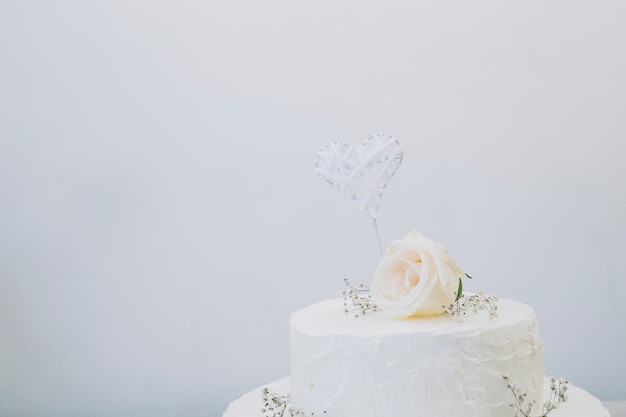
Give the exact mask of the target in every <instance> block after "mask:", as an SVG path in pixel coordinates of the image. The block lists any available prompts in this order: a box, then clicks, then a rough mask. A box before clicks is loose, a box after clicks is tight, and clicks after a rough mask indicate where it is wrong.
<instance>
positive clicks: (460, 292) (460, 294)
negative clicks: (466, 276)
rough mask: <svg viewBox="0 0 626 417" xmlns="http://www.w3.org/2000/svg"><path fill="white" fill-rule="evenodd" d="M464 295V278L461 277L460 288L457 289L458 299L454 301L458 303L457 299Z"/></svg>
mask: <svg viewBox="0 0 626 417" xmlns="http://www.w3.org/2000/svg"><path fill="white" fill-rule="evenodd" d="M462 295H463V280H462V279H461V277H459V289H458V290H457V291H456V300H454V302H455V303H456V302H457V301H459V298H461V296H462Z"/></svg>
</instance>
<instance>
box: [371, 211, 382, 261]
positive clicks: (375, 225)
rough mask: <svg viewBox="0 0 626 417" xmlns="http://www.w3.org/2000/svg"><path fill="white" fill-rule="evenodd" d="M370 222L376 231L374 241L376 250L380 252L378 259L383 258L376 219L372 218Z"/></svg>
mask: <svg viewBox="0 0 626 417" xmlns="http://www.w3.org/2000/svg"><path fill="white" fill-rule="evenodd" d="M372 223H373V224H374V231H375V232H376V241H377V242H378V252H380V259H382V258H383V245H381V243H380V235H379V234H378V223H377V222H376V219H372Z"/></svg>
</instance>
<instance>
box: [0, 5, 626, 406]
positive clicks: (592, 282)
mask: <svg viewBox="0 0 626 417" xmlns="http://www.w3.org/2000/svg"><path fill="white" fill-rule="evenodd" d="M625 19H626V3H624V2H621V1H602V0H600V1H594V2H584V1H571V0H570V1H550V2H545V1H496V0H493V1H486V0H479V1H473V2H466V1H448V2H440V1H421V0H420V1H400V0H391V1H386V2H375V1H337V0H333V1H328V0H318V1H309V2H301V1H287V0H268V1H263V2H261V1H232V0H230V1H226V0H224V1H217V0H213V1H205V2H193V1H177V2H164V1H140V0H130V1H93V2H77V1H55V2H34V1H33V2H30V1H6V0H5V1H2V2H1V3H0V415H2V416H44V415H45V416H64V417H65V416H151V417H156V416H220V415H221V413H222V412H223V411H224V409H225V408H226V406H227V404H228V402H229V401H230V400H232V399H234V398H236V397H237V396H239V395H240V394H242V393H243V392H245V391H247V390H249V389H252V388H253V387H255V386H259V385H262V384H264V383H266V382H269V381H272V380H274V379H278V378H280V377H283V376H286V375H288V373H289V362H288V361H289V353H288V318H289V313H290V312H292V311H294V310H296V309H298V308H301V307H303V306H306V305H308V304H310V303H313V302H315V301H318V300H321V299H325V298H329V297H334V296H336V295H338V293H339V291H340V290H341V289H342V280H343V278H344V277H349V278H350V279H351V280H352V281H354V282H366V283H367V282H369V280H370V279H371V275H372V272H373V270H374V268H375V267H376V264H377V259H378V253H377V247H376V243H375V240H374V234H373V230H372V228H371V226H370V224H369V223H368V221H367V220H366V219H365V217H364V216H363V215H362V214H361V213H359V212H358V210H357V208H356V206H354V205H353V203H352V202H350V201H348V200H347V199H345V198H344V197H343V196H342V195H340V194H339V193H338V192H337V191H336V190H334V189H332V188H331V187H330V186H328V185H327V184H325V183H324V182H323V181H321V180H320V179H319V178H318V177H316V176H315V175H314V173H313V157H314V155H315V152H316V151H317V150H318V149H319V147H320V146H321V145H322V144H324V143H326V142H329V141H333V140H340V141H344V142H347V143H351V144H354V145H357V144H359V143H360V142H361V141H362V140H363V139H365V138H366V137H367V136H368V135H369V134H371V133H374V132H382V131H384V132H388V133H392V134H394V135H395V136H396V137H397V138H398V139H399V140H400V142H401V143H402V145H403V147H404V149H405V159H404V163H403V166H402V167H401V168H400V170H399V172H398V174H397V175H396V177H395V178H394V180H393V181H392V183H391V184H390V186H389V187H388V189H387V191H386V195H385V196H384V197H383V202H382V206H381V210H380V219H379V222H380V231H381V235H382V240H383V242H384V243H385V244H387V243H389V242H390V241H391V240H392V239H395V238H398V237H401V236H402V235H404V233H405V232H406V231H407V230H408V229H409V228H416V229H418V230H420V231H422V232H423V233H424V234H426V235H428V236H429V237H431V238H432V239H435V240H438V241H441V242H443V243H445V244H446V245H447V246H448V248H449V250H450V252H451V253H452V254H453V255H454V256H455V258H456V260H457V262H458V263H459V264H460V265H461V266H462V267H463V268H464V269H465V270H466V271H467V272H469V273H470V274H471V275H473V276H474V277H475V280H474V281H472V282H471V283H467V284H466V287H467V289H469V290H479V289H484V290H486V291H488V292H491V293H497V294H500V295H501V296H507V297H513V298H516V299H519V300H522V301H524V302H527V303H529V304H531V305H533V306H534V307H535V309H536V311H537V314H538V316H539V319H540V323H541V329H542V333H543V338H544V341H545V351H546V372H547V373H548V374H556V375H559V376H561V375H562V376H565V377H567V378H569V379H571V380H572V381H573V382H574V383H575V384H576V385H579V386H582V387H584V388H586V389H587V390H589V391H590V392H591V393H593V394H594V395H596V396H598V397H600V398H601V399H604V400H619V399H621V400H626V388H625V386H624V383H623V381H624V375H625V374H626V364H625V363H626V362H625V361H624V360H623V353H624V349H625V348H626V326H625V325H624V322H625V320H626V305H625V303H624V296H625V294H626V284H625V280H626V267H625V266H624V259H625V255H624V253H626V243H625V239H624V236H625V235H626V215H625V213H626V192H625V190H626V163H625V162H624V160H625V156H626V146H625V140H626V117H624V116H625V112H626V77H624V74H626V52H625V51H626V25H624V21H625Z"/></svg>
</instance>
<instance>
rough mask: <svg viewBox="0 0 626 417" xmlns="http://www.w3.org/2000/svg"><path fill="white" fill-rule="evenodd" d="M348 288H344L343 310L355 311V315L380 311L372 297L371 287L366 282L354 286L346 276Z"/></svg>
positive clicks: (342, 293)
mask: <svg viewBox="0 0 626 417" xmlns="http://www.w3.org/2000/svg"><path fill="white" fill-rule="evenodd" d="M343 281H344V282H345V284H346V286H347V287H348V289H347V290H343V291H342V292H341V295H342V296H343V311H344V312H345V313H351V312H354V317H359V316H364V315H365V314H366V313H368V312H371V311H378V310H380V308H378V307H377V306H376V304H374V301H373V300H372V297H371V296H370V289H369V287H367V286H366V285H365V284H359V285H358V286H356V287H355V286H353V285H352V284H350V281H348V278H344V279H343Z"/></svg>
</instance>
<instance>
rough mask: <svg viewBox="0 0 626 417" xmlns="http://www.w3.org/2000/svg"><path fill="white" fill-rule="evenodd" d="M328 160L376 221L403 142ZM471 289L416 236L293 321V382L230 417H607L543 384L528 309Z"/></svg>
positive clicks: (330, 152) (444, 254)
mask: <svg viewBox="0 0 626 417" xmlns="http://www.w3.org/2000/svg"><path fill="white" fill-rule="evenodd" d="M321 153H322V156H321V157H320V155H318V165H317V166H318V173H320V172H321V173H320V175H321V176H322V177H323V178H325V179H327V180H328V181H329V182H330V183H331V184H333V185H335V186H337V187H338V188H341V189H343V190H344V191H346V192H348V193H349V194H350V195H351V196H352V198H353V199H355V200H361V203H360V206H361V208H362V209H363V210H364V212H365V213H366V214H367V215H368V217H370V218H372V219H375V215H376V211H377V201H378V199H379V198H380V195H381V193H382V190H383V189H384V186H385V185H386V182H388V181H389V179H390V178H391V177H392V176H393V174H394V172H395V170H396V169H397V167H398V164H399V161H400V160H401V156H402V154H401V151H400V150H399V146H398V144H397V141H395V139H393V138H391V137H389V136H385V135H375V136H374V137H372V138H370V139H368V141H366V142H365V143H364V145H362V147H361V148H359V149H358V152H352V150H351V149H350V148H349V147H346V146H344V145H341V146H338V145H336V144H334V145H333V146H328V145H327V146H326V147H325V148H323V149H322V151H321ZM355 155H356V156H355ZM320 159H321V162H320ZM363 161H366V162H365V163H363ZM320 164H322V165H324V167H323V169H320V168H319V167H320ZM376 164H378V165H376ZM372 166H375V167H376V169H374V170H372ZM355 172H356V173H359V172H360V174H358V175H355ZM344 174H345V175H344ZM344 177H345V178H344ZM342 178H344V179H342ZM364 178H365V180H364ZM381 178H382V179H383V180H384V181H383V182H382V183H381V182H380V181H381ZM368 181H369V182H368ZM372 181H373V182H372ZM371 190H375V192H370V191H371ZM372 216H373V217H372ZM374 223H375V222H374ZM466 278H470V277H469V275H467V274H465V273H464V272H463V271H462V269H461V268H460V267H459V266H458V265H457V264H456V263H455V261H454V260H453V259H452V257H451V256H450V255H449V254H448V251H447V249H446V248H445V247H444V246H443V245H441V244H439V243H437V242H434V241H432V240H430V239H428V238H426V237H425V236H423V235H421V234H420V233H418V232H416V231H413V230H411V231H409V233H408V234H407V235H406V236H405V237H404V238H403V239H398V240H395V241H394V242H392V244H391V245H390V246H389V247H388V248H387V250H386V252H385V253H384V255H383V256H382V259H381V261H380V263H379V265H378V268H377V270H376V271H375V273H374V278H373V281H372V283H371V286H370V287H368V286H365V285H362V284H361V285H358V286H356V287H354V286H352V285H350V283H349V282H348V281H346V284H347V285H348V289H347V290H346V291H344V297H343V298H337V299H331V300H327V301H323V302H320V303H316V304H313V305H311V306H309V307H306V308H304V309H302V310H300V311H297V312H295V313H293V314H292V316H291V321H290V353H291V376H290V378H285V379H283V380H280V381H276V382H273V383H269V384H266V385H265V386H263V387H260V388H258V389H256V390H254V391H252V392H249V393H247V394H245V395H244V396H242V397H241V398H240V399H238V400H236V401H234V402H232V403H231V404H230V406H229V407H228V409H227V410H226V413H225V414H224V417H291V416H301V417H311V416H324V415H325V416H328V417H421V416H428V417H450V416H459V417H461V416H462V417H545V416H547V415H548V414H550V416H551V417H608V416H609V413H608V411H607V410H606V409H605V408H604V407H603V406H602V404H601V403H600V401H599V400H597V399H596V398H594V397H593V396H591V395H590V394H588V393H587V392H585V391H583V390H582V389H580V388H577V387H574V386H572V385H571V384H570V383H569V382H567V381H566V380H564V379H562V378H547V377H545V376H544V365H543V346H542V342H541V337H540V334H539V326H538V322H537V317H536V315H535V312H534V311H533V309H532V308H531V307H530V306H528V305H525V304H523V303H520V302H517V301H514V300H510V299H503V298H498V297H496V296H488V295H485V294H483V293H482V292H480V293H478V294H468V293H465V292H464V291H463V283H464V281H466Z"/></svg>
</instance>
